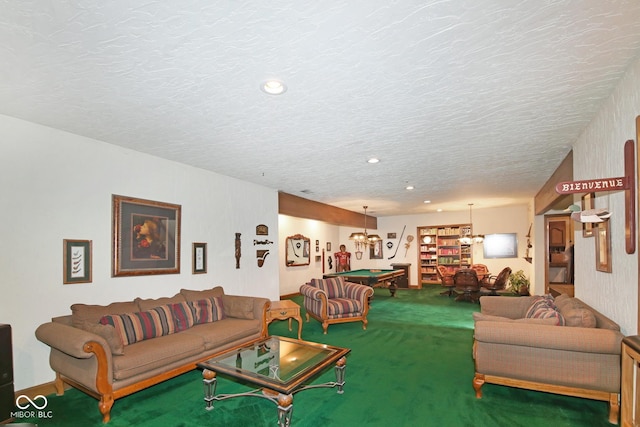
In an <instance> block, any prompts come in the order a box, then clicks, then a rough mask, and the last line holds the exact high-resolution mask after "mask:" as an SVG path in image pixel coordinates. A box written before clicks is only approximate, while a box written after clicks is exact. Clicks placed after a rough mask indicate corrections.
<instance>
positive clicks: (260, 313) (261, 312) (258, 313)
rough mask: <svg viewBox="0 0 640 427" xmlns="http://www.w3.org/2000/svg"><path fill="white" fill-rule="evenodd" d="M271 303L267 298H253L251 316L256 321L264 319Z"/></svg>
mask: <svg viewBox="0 0 640 427" xmlns="http://www.w3.org/2000/svg"><path fill="white" fill-rule="evenodd" d="M270 305H271V301H270V300H269V299H267V298H259V297H253V316H254V317H255V318H256V319H265V318H266V316H267V311H268V310H269V306H270Z"/></svg>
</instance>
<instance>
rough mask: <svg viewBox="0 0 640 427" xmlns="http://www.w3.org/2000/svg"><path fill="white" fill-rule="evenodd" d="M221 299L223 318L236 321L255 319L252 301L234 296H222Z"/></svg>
mask: <svg viewBox="0 0 640 427" xmlns="http://www.w3.org/2000/svg"><path fill="white" fill-rule="evenodd" d="M221 298H222V302H223V308H224V316H225V317H235V318H236V319H255V316H254V313H253V300H252V299H250V298H247V297H242V296H235V295H224V296H223V297H221Z"/></svg>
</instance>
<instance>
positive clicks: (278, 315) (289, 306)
mask: <svg viewBox="0 0 640 427" xmlns="http://www.w3.org/2000/svg"><path fill="white" fill-rule="evenodd" d="M286 319H289V330H291V319H296V320H297V321H298V339H301V338H300V337H301V336H302V316H300V306H299V305H298V304H296V303H295V302H293V301H291V300H288V299H286V300H280V301H271V308H269V311H268V312H267V325H268V324H269V323H271V322H272V321H274V320H286Z"/></svg>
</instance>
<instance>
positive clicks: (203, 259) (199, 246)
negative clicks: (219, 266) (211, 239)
mask: <svg viewBox="0 0 640 427" xmlns="http://www.w3.org/2000/svg"><path fill="white" fill-rule="evenodd" d="M206 272H207V244H206V243H194V244H193V274H202V273H206Z"/></svg>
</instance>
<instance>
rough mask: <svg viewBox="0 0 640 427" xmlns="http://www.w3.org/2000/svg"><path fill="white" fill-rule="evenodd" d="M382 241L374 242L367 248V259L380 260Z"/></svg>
mask: <svg viewBox="0 0 640 427" xmlns="http://www.w3.org/2000/svg"><path fill="white" fill-rule="evenodd" d="M382 258H383V257H382V240H376V241H375V242H373V243H372V244H371V247H370V248H369V259H382Z"/></svg>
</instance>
